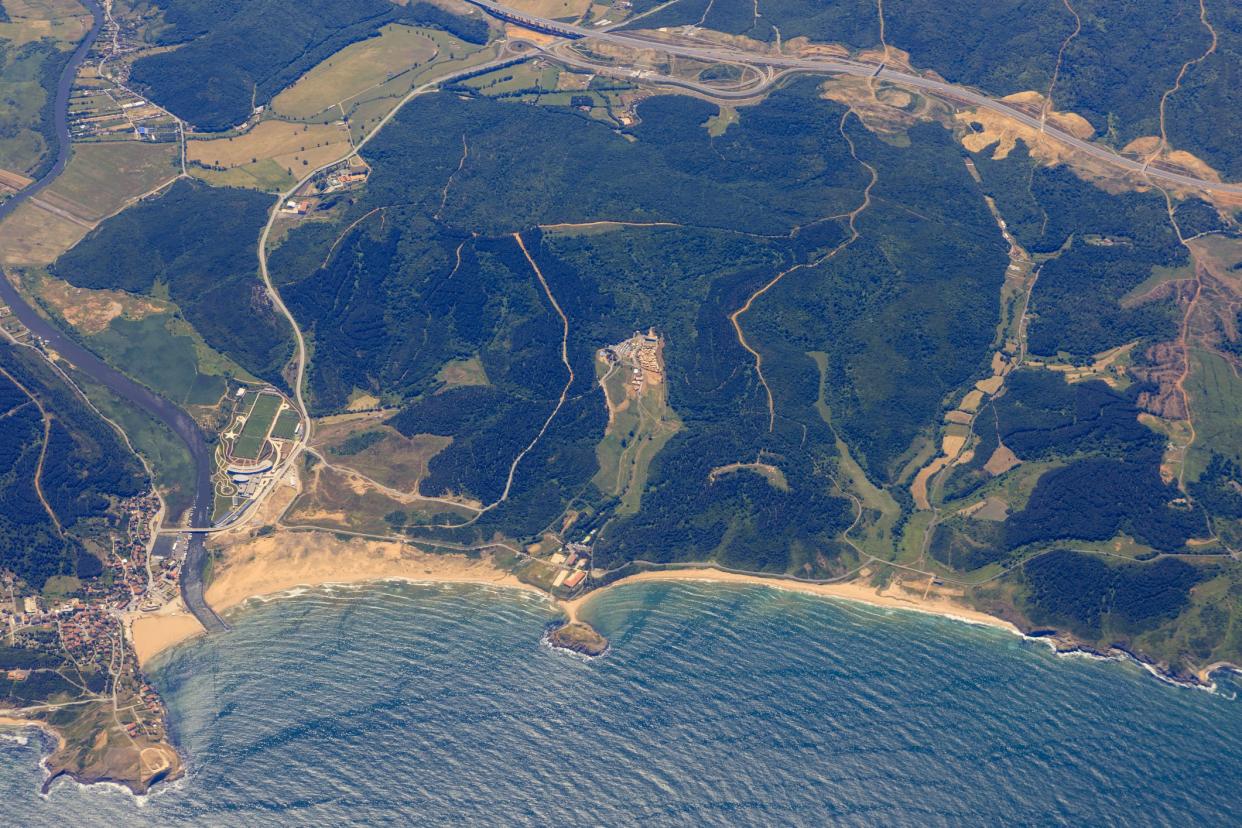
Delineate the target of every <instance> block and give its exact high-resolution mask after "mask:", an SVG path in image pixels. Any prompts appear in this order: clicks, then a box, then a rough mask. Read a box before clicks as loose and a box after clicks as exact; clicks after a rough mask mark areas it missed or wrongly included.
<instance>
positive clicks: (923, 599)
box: [562, 569, 1021, 635]
mask: <svg viewBox="0 0 1242 828" xmlns="http://www.w3.org/2000/svg"><path fill="white" fill-rule="evenodd" d="M641 581H700V582H709V583H718V584H720V583H723V584H748V585H752V586H765V587H771V588H772V589H787V590H791V591H793V592H802V593H806V594H809V595H820V596H823V597H826V598H840V599H843V600H846V601H856V602H858V603H862V604H870V605H871V606H874V607H884V608H885V609H901V610H910V611H911V612H922V613H926V614H929V615H940V616H944V617H948V618H954V619H957V620H959V621H966V622H969V623H972V624H982V625H984V626H988V627H996V628H997V629H1002V630H1006V631H1008V632H1012V633H1015V634H1019V635H1020V634H1021V631H1020V630H1019V629H1018V628H1017V627H1015V626H1014V625H1013V624H1011V623H1009V622H1008V621H1005V620H1004V619H1001V618H997V617H995V616H992V615H988V614H987V613H983V612H979V611H978V610H975V609H971V608H970V607H968V606H966V605H965V604H964V603H962V602H961V600H960V599H959V596H957V595H956V594H953V593H950V592H949V591H948V590H946V589H944V588H937V589H936V590H932V591H927V593H926V594H924V585H922V584H920V585H918V589H917V590H916V589H914V588H913V585H912V586H911V588H909V589H907V588H906V587H904V586H901V585H892V584H890V585H889V586H888V587H886V588H885V589H883V590H877V589H876V588H875V587H873V586H871V585H870V584H867V583H864V582H862V581H849V582H846V583H840V584H810V583H803V582H800V581H792V580H784V579H777V578H764V577H762V576H758V575H741V574H737V573H733V572H723V571H721V570H719V569H665V570H659V571H651V572H640V573H638V574H636V575H631V576H629V577H628V578H622V579H621V580H619V581H615V582H613V583H611V584H609V585H608V586H607V587H604V588H603V589H598V590H596V591H594V592H591V593H588V594H586V595H584V596H582V597H581V598H575V599H574V600H572V601H565V602H562V606H563V607H564V609H565V612H566V614H568V615H569V618H570V620H571V621H577V620H578V612H579V610H580V609H581V608H582V607H583V605H584V604H586V603H588V602H590V601H591V600H592V599H594V598H595V597H596V596H598V595H601V594H603V593H604V592H606V591H607V590H610V589H615V588H616V587H618V586H621V585H622V584H634V583H639V582H641Z"/></svg>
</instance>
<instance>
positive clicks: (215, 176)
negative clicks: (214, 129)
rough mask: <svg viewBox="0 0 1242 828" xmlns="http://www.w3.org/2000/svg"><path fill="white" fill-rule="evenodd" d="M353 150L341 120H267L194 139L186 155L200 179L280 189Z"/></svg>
mask: <svg viewBox="0 0 1242 828" xmlns="http://www.w3.org/2000/svg"><path fill="white" fill-rule="evenodd" d="M349 149H350V140H349V130H347V129H346V128H345V126H344V125H342V124H339V123H334V124H291V123H288V122H287V121H263V122H262V123H260V124H259V125H258V126H256V127H255V128H254V129H252V130H250V131H249V132H246V133H245V134H243V135H237V136H233V137H230V138H214V139H212V140H209V141H190V142H188V143H187V145H186V158H187V160H189V161H190V162H191V163H192V164H193V165H194V169H193V173H194V175H196V176H198V177H199V178H203V179H204V180H207V181H210V182H212V183H216V184H223V185H228V186H241V187H254V188H257V189H265V190H270V189H277V188H279V187H281V186H284V184H285V182H288V183H292V182H293V181H294V180H296V179H298V178H301V177H302V176H303V175H305V174H306V173H307V172H309V171H310V170H312V169H314V168H316V167H319V166H322V165H324V164H327V163H329V162H331V161H333V160H335V159H337V158H340V157H341V156H343V155H346V154H347V153H348V152H349Z"/></svg>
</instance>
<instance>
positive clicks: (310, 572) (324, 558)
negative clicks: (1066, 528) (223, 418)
mask: <svg viewBox="0 0 1242 828" xmlns="http://www.w3.org/2000/svg"><path fill="white" fill-rule="evenodd" d="M394 579H395V580H403V581H410V582H429V583H453V584H479V585H483V586H494V587H504V588H508V589H520V590H525V591H528V592H533V593H536V594H539V595H544V596H546V595H547V593H545V592H543V591H542V590H540V589H538V588H537V587H534V586H531V585H530V584H526V583H523V582H522V581H520V580H518V579H517V578H516V577H515V576H513V575H512V574H510V573H508V572H505V571H504V570H502V569H500V568H498V567H497V566H496V565H495V564H494V563H493V562H492V560H491V558H490V556H486V555H484V556H480V557H477V558H470V557H467V556H465V555H456V554H443V553H427V552H422V551H419V550H417V549H415V548H414V547H411V546H407V545H405V544H401V543H390V542H383V541H368V540H362V539H353V540H349V541H345V540H341V539H340V538H338V537H337V536H335V535H333V534H331V533H328V532H277V533H276V534H273V535H268V536H266V537H260V538H250V539H247V540H242V541H239V542H235V543H233V544H230V545H229V546H227V547H226V548H225V549H224V554H223V559H222V560H221V561H220V562H218V563H217V564H216V571H215V574H214V577H213V578H212V581H211V584H210V585H209V586H208V588H207V596H206V597H207V601H208V603H210V604H211V606H212V607H214V608H215V609H216V611H217V612H225V611H226V610H228V609H231V608H232V607H235V606H237V605H239V604H241V603H243V602H244V601H246V600H248V599H251V598H260V597H265V596H270V595H276V594H278V593H281V592H286V591H288V590H290V589H293V588H295V587H315V586H322V585H324V584H357V583H365V582H368V581H382V580H394ZM642 581H700V582H711V583H726V584H747V585H754V586H764V587H770V588H772V589H787V590H792V591H795V592H801V593H806V594H809V595H819V596H823V597H828V598H839V599H843V600H847V601H856V602H859V603H864V604H869V605H871V606H875V607H883V608H885V609H901V610H909V611H912V612H922V613H928V614H931V615H940V616H944V617H949V618H955V619H958V620H960V621H966V622H969V623H972V624H982V625H986V626H989V627H995V628H998V629H1003V630H1007V631H1009V632H1013V633H1018V632H1019V630H1018V628H1017V627H1015V626H1014V625H1013V624H1011V623H1009V622H1008V621H1005V620H1003V619H1000V618H996V617H994V616H991V615H988V614H986V613H982V612H979V611H978V610H975V609H972V608H970V607H969V606H967V605H966V604H965V602H964V601H963V600H962V597H961V595H960V593H958V592H956V591H953V590H950V589H948V588H946V587H943V586H941V587H931V588H929V587H928V585H927V584H926V583H925V582H923V581H919V582H911V583H908V584H898V583H894V584H890V585H889V586H888V587H886V588H885V589H882V590H877V589H876V588H875V587H872V586H871V585H869V584H867V583H865V582H863V581H853V582H848V583H839V584H811V583H803V582H799V581H792V580H781V579H776V578H765V577H761V576H755V575H741V574H736V573H732V572H723V571H721V570H718V569H689V568H687V569H669V570H660V571H651V572H642V573H639V574H637V575H631V576H630V577H628V578H623V579H621V580H619V581H616V582H614V583H612V584H610V585H609V586H607V587H605V588H603V589H599V590H595V591H594V592H591V593H588V594H587V595H585V596H583V597H581V598H577V599H574V600H572V601H564V602H559V603H560V605H561V606H562V608H563V609H564V611H565V614H566V615H567V616H568V617H569V620H571V621H576V620H578V612H579V610H580V609H581V608H582V606H583V605H584V604H585V603H587V602H588V601H591V600H592V599H594V598H595V597H596V596H597V595H599V594H601V593H602V592H604V591H606V590H609V589H614V588H616V587H617V586H620V585H622V584H632V583H639V582H642ZM129 630H130V635H131V639H132V641H133V643H134V649H135V651H136V652H137V655H138V660H139V663H140V664H142V665H146V664H147V663H148V662H149V661H150V660H151V659H152V658H154V657H155V656H156V655H158V654H159V653H161V652H164V651H165V650H167V649H169V648H170V647H173V646H175V645H177V644H179V643H181V642H183V641H186V640H188V639H190V638H193V637H195V636H197V635H200V634H201V633H202V632H203V628H202V627H201V626H200V625H199V623H198V621H197V620H196V619H195V618H194V617H193V616H191V615H190V614H189V613H187V612H186V611H185V608H184V606H183V605H182V604H181V602H180V600H178V601H175V602H173V603H172V604H170V605H169V606H167V607H165V608H163V609H161V610H160V611H158V612H155V613H145V614H138V613H135V614H134V615H132V616H131V617H130V619H129Z"/></svg>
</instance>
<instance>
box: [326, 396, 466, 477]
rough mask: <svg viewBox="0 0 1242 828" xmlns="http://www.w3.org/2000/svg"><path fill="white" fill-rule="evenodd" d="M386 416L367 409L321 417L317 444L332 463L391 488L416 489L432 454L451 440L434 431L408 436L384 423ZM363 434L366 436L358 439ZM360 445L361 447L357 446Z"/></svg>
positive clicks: (425, 473) (433, 455)
mask: <svg viewBox="0 0 1242 828" xmlns="http://www.w3.org/2000/svg"><path fill="white" fill-rule="evenodd" d="M385 416H386V415H385V414H384V413H382V412H368V413H366V414H362V415H350V416H346V417H343V418H341V417H334V418H330V419H328V420H321V421H319V423H317V424H316V426H315V435H316V440H315V442H316V445H317V447H318V448H320V450H322V451H323V452H324V453H325V454H326V455H327V456H328V457H329V459H330V460H331V462H332V465H333V466H340V467H342V468H346V469H351V470H353V471H356V472H358V473H359V474H361V475H364V476H366V477H369V478H370V479H372V480H374V481H375V482H377V483H379V484H381V485H383V486H387V487H388V488H390V489H396V490H397V491H401V492H408V493H411V494H413V493H416V492H417V491H418V484H419V482H420V481H421V480H422V479H423V478H425V477H426V476H427V464H428V463H429V462H430V461H431V458H432V457H435V456H436V454H438V453H439V452H440V451H442V450H443V449H444V448H445V446H447V445H448V444H449V443H450V442H452V440H451V439H450V438H448V437H436V436H432V435H419V436H416V437H405V436H404V435H402V434H401V433H400V432H399V431H397V430H396V429H394V428H392V427H391V426H386V425H383V424H382V419H383V418H384V417H385ZM363 434H366V435H367V437H366V438H365V439H364V440H362V441H360V442H359V441H358V437H359V435H363ZM351 441H352V442H351ZM358 446H362V448H360V449H359V450H354V449H355V448H357V447H358Z"/></svg>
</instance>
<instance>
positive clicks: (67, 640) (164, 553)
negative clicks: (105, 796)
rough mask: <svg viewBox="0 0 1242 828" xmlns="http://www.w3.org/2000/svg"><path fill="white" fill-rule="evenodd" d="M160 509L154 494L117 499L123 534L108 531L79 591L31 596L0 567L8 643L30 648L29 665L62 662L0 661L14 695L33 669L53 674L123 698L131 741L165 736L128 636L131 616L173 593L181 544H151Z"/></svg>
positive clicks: (0, 624) (2, 631) (159, 709)
mask: <svg viewBox="0 0 1242 828" xmlns="http://www.w3.org/2000/svg"><path fill="white" fill-rule="evenodd" d="M159 510H160V502H159V499H158V498H157V497H156V496H155V494H154V493H148V494H146V495H142V496H139V497H135V498H131V499H130V500H128V501H126V502H124V503H123V504H121V508H120V509H119V512H120V514H121V522H122V523H123V531H122V532H117V533H113V535H112V538H111V550H110V552H109V553H108V555H107V560H106V561H101V565H102V566H101V571H100V572H99V573H98V574H97V575H96V576H95V577H85V578H82V579H80V580H79V579H74V580H77V581H78V582H77V584H76V585H75V587H76V588H74V589H71V590H68V591H66V592H65V593H62V594H60V595H55V594H54V593H53V591H52V590H50V589H49V590H46V591H45V592H44V593H36V592H34V591H32V590H30V589H29V587H28V586H27V585H25V584H23V583H22V582H21V581H19V580H18V579H17V578H16V577H15V576H14V575H13V574H12V573H9V572H0V635H3V640H4V643H5V645H7V647H8V648H11V649H16V650H26V651H29V653H30V655H31V657H32V658H31V659H30V661H31V662H32V663H33V664H38V663H40V661H41V660H40V659H39V658H38V657H39V656H45V657H47V658H46V659H43V660H45V661H47V662H53V663H55V662H58V663H60V665H61V666H60V667H58V668H55V669H53V668H49V667H34V666H17V665H14V664H8V665H0V678H3V679H5V680H7V682H9V693H8V695H9V697H10V698H11V699H15V700H16V699H21V698H23V697H24V696H25V695H26V694H24V693H23V692H22V687H21V685H23V684H25V683H27V682H32V681H34V680H35V679H37V678H38V675H37V674H39V673H56V674H57V676H59V677H60V678H62V679H64V681H65V682H68V684H69V685H71V686H73V687H75V688H76V689H79V690H81V691H82V692H83V693H85V694H89V695H93V696H98V697H100V698H102V697H103V696H104V694H105V693H112V694H113V695H115V696H116V698H117V699H118V700H124V701H125V702H126V704H125V709H126V711H127V713H128V714H129V715H127V716H126V718H127V719H128V721H127V722H123V723H122V726H123V727H124V729H125V731H126V732H127V733H128V734H129V736H130V737H131V738H133V737H136V736H139V735H142V736H145V737H148V738H150V739H153V740H162V739H163V738H164V737H165V733H164V708H163V703H162V702H161V700H160V697H159V695H158V694H157V693H156V691H155V689H154V688H152V687H151V686H150V684H148V683H147V681H146V680H145V678H143V676H142V673H141V672H140V671H139V670H138V666H137V663H136V661H135V659H134V658H133V657H132V655H130V654H129V653H130V651H129V649H128V644H127V642H126V640H125V639H126V634H125V619H126V617H127V616H128V615H130V614H132V613H135V612H149V611H152V610H154V609H156V608H158V607H159V606H162V605H163V604H164V603H166V602H167V601H169V600H171V599H172V598H173V597H175V596H176V594H177V591H178V578H179V576H180V571H181V565H182V563H183V560H184V554H185V548H186V541H185V540H184V539H183V538H178V539H177V540H175V541H173V542H172V543H164V544H159V543H157V542H156V539H154V538H153V537H152V535H151V530H152V527H153V526H154V525H155V522H156V519H157V517H158V515H159ZM161 546H163V547H164V548H163V549H162V550H161ZM157 550H161V551H157ZM83 554H89V553H83ZM66 659H67V660H66ZM50 678H51V679H52V680H56V676H51V677H50ZM36 695H37V694H36Z"/></svg>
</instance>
